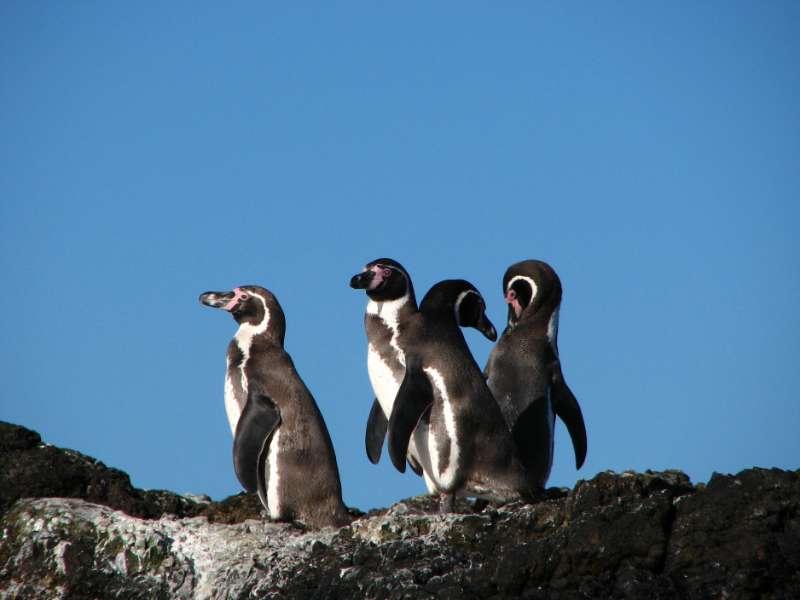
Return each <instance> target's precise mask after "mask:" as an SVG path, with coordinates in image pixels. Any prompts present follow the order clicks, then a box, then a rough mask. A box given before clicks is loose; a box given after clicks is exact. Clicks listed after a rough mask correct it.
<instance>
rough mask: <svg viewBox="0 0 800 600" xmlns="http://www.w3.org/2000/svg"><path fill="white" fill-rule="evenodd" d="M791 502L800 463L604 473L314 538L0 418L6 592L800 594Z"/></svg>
mask: <svg viewBox="0 0 800 600" xmlns="http://www.w3.org/2000/svg"><path fill="white" fill-rule="evenodd" d="M54 496H59V497H54ZM799 505H800V472H788V471H781V470H778V469H770V470H766V469H748V470H746V471H742V472H741V473H739V474H738V475H735V476H730V475H715V476H714V477H712V479H711V481H710V482H709V483H708V484H707V485H698V486H693V485H691V483H690V482H689V479H688V478H687V477H686V476H685V475H684V474H683V473H680V472H678V471H667V472H659V473H653V472H647V473H621V474H617V473H611V472H606V473H600V474H598V475H597V476H595V477H594V478H593V479H591V480H589V481H579V482H578V483H577V485H576V486H575V488H574V489H573V490H559V489H551V490H548V492H547V494H546V495H545V497H544V498H543V499H542V500H541V501H540V502H537V503H536V504H533V505H521V504H513V505H506V506H501V507H497V506H489V507H487V508H485V509H483V510H482V511H480V512H475V511H474V509H472V508H471V507H470V505H468V504H466V503H463V502H462V503H459V504H458V505H457V509H458V510H459V511H460V512H459V513H456V514H451V515H447V516H441V515H438V514H435V512H434V503H433V502H432V501H431V500H430V498H428V497H425V496H421V497H417V498H411V499H408V500H405V501H403V502H400V503H398V504H395V505H394V506H392V507H391V508H390V509H388V510H375V511H371V512H370V513H368V514H367V515H363V516H362V517H361V518H359V519H358V520H356V521H354V522H353V524H352V525H351V526H348V527H344V528H342V529H339V530H334V529H325V530H320V531H307V530H304V529H302V528H300V527H297V526H295V525H290V524H276V523H270V522H268V521H266V520H264V519H263V517H262V515H261V511H260V506H259V504H258V501H257V499H255V498H253V497H250V496H247V495H243V494H240V495H238V496H234V497H232V498H229V499H227V500H225V501H223V502H209V501H208V500H207V499H203V498H192V497H184V496H179V495H176V494H173V493H171V492H151V491H142V490H137V489H135V488H133V487H132V486H131V484H130V481H129V479H128V477H127V475H125V474H124V473H122V472H120V471H118V470H115V469H109V468H107V467H105V466H104V465H103V464H102V463H99V462H97V461H95V460H92V459H90V458H88V457H85V456H83V455H80V454H78V453H76V452H73V451H70V450H61V449H58V448H54V447H51V446H46V445H43V444H42V443H41V440H40V439H39V436H38V434H36V433H34V432H32V431H28V430H26V429H24V428H21V427H17V426H13V425H8V424H0V531H1V532H2V538H0V598H48V599H49V598H142V599H150V598H231V599H233V598H459V599H460V598H493V599H501V598H648V599H657V598H800V515H799V514H798V506H799Z"/></svg>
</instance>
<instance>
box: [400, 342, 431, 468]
mask: <svg viewBox="0 0 800 600" xmlns="http://www.w3.org/2000/svg"><path fill="white" fill-rule="evenodd" d="M431 404H433V387H432V386H431V382H430V380H429V379H428V377H427V375H425V373H424V372H423V371H422V368H421V365H420V362H419V360H418V359H416V358H415V357H407V362H406V374H405V376H404V377H403V382H402V383H401V384H400V389H399V390H398V391H397V397H396V398H395V400H394V406H393V407H392V414H391V416H390V417H389V458H391V459H392V464H393V465H394V466H395V467H396V468H397V470H398V471H400V472H401V473H405V470H406V453H407V452H408V444H409V442H410V440H411V435H412V434H413V433H414V429H415V428H416V426H417V423H418V422H419V420H420V418H421V417H422V415H424V414H425V411H426V410H427V409H428V407H429V406H430V405H431Z"/></svg>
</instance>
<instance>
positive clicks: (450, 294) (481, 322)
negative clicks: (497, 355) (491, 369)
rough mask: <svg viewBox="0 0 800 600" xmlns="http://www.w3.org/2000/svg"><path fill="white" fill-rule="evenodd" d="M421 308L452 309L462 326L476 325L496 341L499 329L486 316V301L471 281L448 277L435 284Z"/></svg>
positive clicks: (457, 321) (487, 336)
mask: <svg viewBox="0 0 800 600" xmlns="http://www.w3.org/2000/svg"><path fill="white" fill-rule="evenodd" d="M420 310H424V311H431V310H452V311H453V314H454V315H455V319H456V323H458V325H460V326H461V327H474V328H475V329H477V330H478V331H480V332H481V333H482V334H483V335H484V336H486V338H487V339H489V340H491V341H495V340H496V339H497V330H496V329H495V328H494V325H492V322H491V321H490V320H489V317H487V316H486V302H485V301H484V300H483V296H481V293H480V292H479V291H478V290H477V288H475V286H474V285H472V284H471V283H470V282H469V281H465V280H463V279H446V280H445V281H440V282H439V283H437V284H436V285H434V286H433V287H432V288H431V289H430V290H428V293H427V294H425V298H423V299H422V304H421V305H420Z"/></svg>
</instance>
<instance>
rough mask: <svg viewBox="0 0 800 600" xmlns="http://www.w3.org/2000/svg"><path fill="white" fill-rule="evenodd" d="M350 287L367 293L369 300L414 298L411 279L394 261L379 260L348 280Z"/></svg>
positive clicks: (381, 300) (388, 259)
mask: <svg viewBox="0 0 800 600" xmlns="http://www.w3.org/2000/svg"><path fill="white" fill-rule="evenodd" d="M350 287H351V288H353V289H357V290H364V291H366V292H367V296H369V298H370V300H374V301H376V302H386V301H389V300H397V299H398V298H402V297H403V296H407V295H409V296H410V297H411V298H412V299H413V298H414V286H413V285H412V284H411V277H410V276H409V274H408V271H406V270H405V269H404V268H403V265H401V264H400V263H399V262H397V261H396V260H392V259H391V258H379V259H377V260H373V261H372V262H370V263H367V265H366V266H365V267H364V269H363V270H362V271H361V272H360V273H357V274H356V275H353V277H351V278H350Z"/></svg>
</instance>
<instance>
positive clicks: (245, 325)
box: [200, 286, 352, 527]
mask: <svg viewBox="0 0 800 600" xmlns="http://www.w3.org/2000/svg"><path fill="white" fill-rule="evenodd" d="M200 302H201V303H202V304H205V305H206V306H211V307H212V308H221V309H223V310H226V311H228V312H230V313H231V315H232V316H233V318H234V320H235V321H236V322H237V323H238V324H239V328H238V330H237V331H236V335H235V336H234V338H233V340H231V343H230V344H229V346H228V356H227V365H228V366H227V372H226V374H225V410H226V412H227V415H228V422H229V424H230V426H231V431H232V433H233V436H234V441H233V464H234V469H235V471H236V476H237V478H238V479H239V482H240V483H241V484H242V487H244V488H245V489H246V490H247V491H248V492H258V497H259V498H260V499H261V503H262V504H263V505H264V507H265V508H266V509H267V511H268V512H269V515H270V517H271V518H272V519H275V520H296V521H301V522H303V523H305V524H307V525H311V526H314V527H326V526H341V525H345V524H347V523H349V522H350V521H351V520H352V518H351V517H350V515H349V513H348V512H347V509H346V508H345V506H344V503H343V502H342V489H341V483H340V481H339V470H338V468H337V465H336V456H335V454H334V451H333V445H332V444H331V439H330V435H329V434H328V429H327V428H326V427H325V422H324V421H323V419H322V415H321V414H320V412H319V409H318V408H317V404H316V402H315V401H314V397H313V396H312V395H311V392H309V390H308V388H307V387H306V386H305V384H304V383H303V380H302V379H300V376H299V375H298V374H297V371H296V370H295V367H294V363H293V362H292V359H291V357H290V356H289V354H287V352H286V351H285V350H284V348H283V340H284V334H285V331H286V321H285V318H284V315H283V310H282V309H281V306H280V304H278V300H277V299H276V298H275V296H274V295H273V294H272V293H271V292H269V291H268V290H266V289H264V288H262V287H258V286H242V287H237V288H235V289H234V290H233V291H232V292H206V293H204V294H201V295H200Z"/></svg>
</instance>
